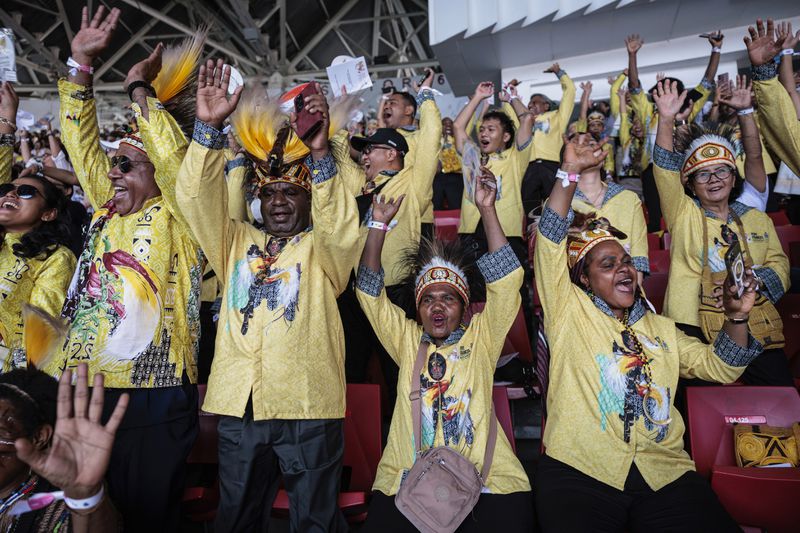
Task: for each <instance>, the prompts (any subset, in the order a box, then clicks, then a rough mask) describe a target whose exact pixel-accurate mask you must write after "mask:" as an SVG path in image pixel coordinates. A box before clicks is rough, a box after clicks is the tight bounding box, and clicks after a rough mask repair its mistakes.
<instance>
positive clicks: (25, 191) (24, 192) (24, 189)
mask: <svg viewBox="0 0 800 533" xmlns="http://www.w3.org/2000/svg"><path fill="white" fill-rule="evenodd" d="M12 191H15V192H16V194H17V198H20V199H22V200H30V199H31V198H33V197H34V196H36V195H37V194H39V195H41V194H42V193H40V192H39V189H37V188H36V187H34V186H33V185H27V184H22V185H14V184H13V183H4V184H3V185H0V198H2V197H3V196H5V195H7V194H8V193H10V192H12Z"/></svg>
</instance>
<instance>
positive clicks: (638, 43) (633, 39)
mask: <svg viewBox="0 0 800 533" xmlns="http://www.w3.org/2000/svg"><path fill="white" fill-rule="evenodd" d="M643 44H644V40H643V39H642V38H641V37H640V36H639V34H638V33H634V34H632V35H628V36H627V37H625V48H627V49H628V53H629V54H635V53H636V52H638V51H639V49H640V48H641V47H642V45H643Z"/></svg>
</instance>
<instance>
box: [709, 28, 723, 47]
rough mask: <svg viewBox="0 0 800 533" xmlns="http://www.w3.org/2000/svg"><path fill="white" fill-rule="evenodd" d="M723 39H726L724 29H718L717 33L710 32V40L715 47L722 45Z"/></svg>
mask: <svg viewBox="0 0 800 533" xmlns="http://www.w3.org/2000/svg"><path fill="white" fill-rule="evenodd" d="M723 39H725V36H724V35H722V30H717V32H716V33H709V34H708V42H709V43H710V44H711V46H713V47H715V48H719V47H721V46H722V40H723Z"/></svg>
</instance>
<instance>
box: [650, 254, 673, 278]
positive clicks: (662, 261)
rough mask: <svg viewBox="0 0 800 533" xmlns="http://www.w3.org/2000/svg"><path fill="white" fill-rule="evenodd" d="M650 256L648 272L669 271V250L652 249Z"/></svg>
mask: <svg viewBox="0 0 800 533" xmlns="http://www.w3.org/2000/svg"><path fill="white" fill-rule="evenodd" d="M648 255H649V256H650V272H664V273H666V272H669V250H653V249H651V250H650V251H649V252H648Z"/></svg>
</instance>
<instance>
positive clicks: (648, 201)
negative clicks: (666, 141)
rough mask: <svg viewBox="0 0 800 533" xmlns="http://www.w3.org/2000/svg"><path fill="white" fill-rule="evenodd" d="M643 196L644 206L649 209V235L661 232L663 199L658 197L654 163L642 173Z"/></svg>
mask: <svg viewBox="0 0 800 533" xmlns="http://www.w3.org/2000/svg"><path fill="white" fill-rule="evenodd" d="M642 196H644V205H645V206H646V207H647V233H655V232H657V231H660V230H661V198H660V197H659V196H658V187H656V179H655V177H654V176H653V164H652V163H650V165H649V166H648V167H647V168H646V169H644V171H643V172H642Z"/></svg>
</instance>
